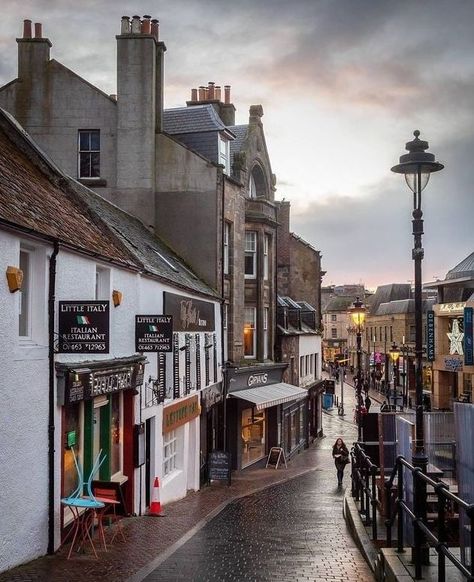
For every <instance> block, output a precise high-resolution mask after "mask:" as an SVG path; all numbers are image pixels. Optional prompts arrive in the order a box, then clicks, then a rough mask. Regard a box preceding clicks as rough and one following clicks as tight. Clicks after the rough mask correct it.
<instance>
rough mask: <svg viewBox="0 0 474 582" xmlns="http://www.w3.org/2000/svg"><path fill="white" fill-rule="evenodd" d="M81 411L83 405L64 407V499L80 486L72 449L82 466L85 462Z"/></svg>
mask: <svg viewBox="0 0 474 582" xmlns="http://www.w3.org/2000/svg"><path fill="white" fill-rule="evenodd" d="M81 410H82V404H73V405H69V406H65V407H64V425H63V426H64V433H63V435H62V436H63V439H64V441H63V443H64V445H63V446H64V478H63V497H67V496H68V495H71V493H73V491H75V489H76V487H77V486H78V484H79V483H78V476H77V471H76V466H75V464H74V455H73V452H72V449H73V448H74V454H75V455H76V457H77V460H78V462H79V463H80V464H81V463H82V462H83V451H82V434H81V416H82V415H81ZM71 518H72V516H71Z"/></svg>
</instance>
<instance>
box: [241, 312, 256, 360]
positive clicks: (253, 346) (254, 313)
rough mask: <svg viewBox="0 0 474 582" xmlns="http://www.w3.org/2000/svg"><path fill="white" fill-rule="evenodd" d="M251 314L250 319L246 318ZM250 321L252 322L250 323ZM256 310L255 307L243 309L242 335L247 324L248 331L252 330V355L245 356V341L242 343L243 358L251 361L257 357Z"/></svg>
mask: <svg viewBox="0 0 474 582" xmlns="http://www.w3.org/2000/svg"><path fill="white" fill-rule="evenodd" d="M250 313H252V316H251V317H247V316H248V314H250ZM251 320H252V321H251ZM256 323H257V308H256V307H245V309H244V334H245V327H246V325H247V324H248V325H249V329H251V330H253V342H252V353H251V354H245V341H244V358H248V359H252V358H256V357H257V325H256Z"/></svg>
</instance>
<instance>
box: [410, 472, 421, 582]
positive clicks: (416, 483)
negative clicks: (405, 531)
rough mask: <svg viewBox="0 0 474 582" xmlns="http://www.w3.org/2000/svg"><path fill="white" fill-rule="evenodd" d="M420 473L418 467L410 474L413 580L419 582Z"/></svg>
mask: <svg viewBox="0 0 474 582" xmlns="http://www.w3.org/2000/svg"><path fill="white" fill-rule="evenodd" d="M420 473H421V469H420V468H419V467H415V469H414V470H413V472H412V475H413V513H414V514H415V519H414V520H413V528H414V529H413V537H414V542H415V547H414V549H413V558H414V562H415V580H421V578H422V568H421V561H422V557H421V544H422V543H423V536H422V532H421V529H420V528H419V527H418V519H420V517H421V516H420V515H419V504H420V498H421V495H422V491H421V487H420V483H421V479H420V476H419V474H420Z"/></svg>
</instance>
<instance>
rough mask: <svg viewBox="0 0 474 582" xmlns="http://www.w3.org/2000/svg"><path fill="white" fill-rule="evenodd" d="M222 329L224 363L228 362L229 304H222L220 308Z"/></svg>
mask: <svg viewBox="0 0 474 582" xmlns="http://www.w3.org/2000/svg"><path fill="white" fill-rule="evenodd" d="M222 329H223V330H224V334H223V335H224V337H223V341H224V362H226V361H227V360H228V354H229V304H228V303H224V305H223V308H222Z"/></svg>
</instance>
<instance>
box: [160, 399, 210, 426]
mask: <svg viewBox="0 0 474 582" xmlns="http://www.w3.org/2000/svg"><path fill="white" fill-rule="evenodd" d="M200 414H201V408H200V406H199V396H198V395H197V394H195V395H194V396H192V397H191V398H187V399H186V400H181V401H180V402H176V403H175V404H171V405H170V406H165V408H164V409H163V434H166V433H167V432H170V431H172V430H175V429H176V428H178V427H180V426H183V424H186V423H187V422H190V421H191V420H193V418H197V417H198V416H199V415H200Z"/></svg>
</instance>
